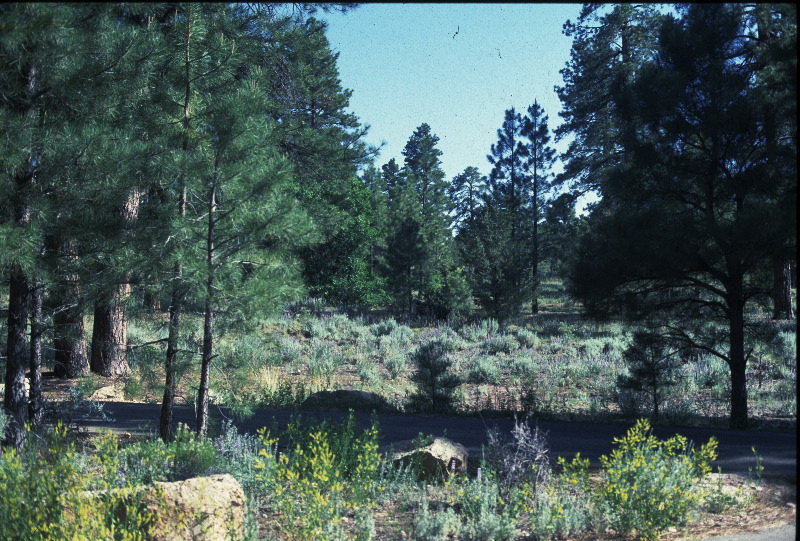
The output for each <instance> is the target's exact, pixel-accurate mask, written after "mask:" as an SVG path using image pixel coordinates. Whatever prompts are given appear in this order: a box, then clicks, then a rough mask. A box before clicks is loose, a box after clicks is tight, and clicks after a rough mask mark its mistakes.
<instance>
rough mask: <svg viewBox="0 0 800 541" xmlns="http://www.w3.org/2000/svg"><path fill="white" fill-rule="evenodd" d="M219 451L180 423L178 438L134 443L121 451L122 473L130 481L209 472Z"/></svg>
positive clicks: (183, 477)
mask: <svg viewBox="0 0 800 541" xmlns="http://www.w3.org/2000/svg"><path fill="white" fill-rule="evenodd" d="M216 462H217V452H216V449H215V448H214V444H213V443H212V442H211V441H210V440H204V439H198V438H196V437H195V434H194V432H193V431H192V430H190V429H189V428H188V427H187V426H186V425H179V426H178V430H177V431H176V432H175V439H174V440H173V441H172V442H170V443H164V442H163V441H161V440H159V439H154V440H149V441H141V442H136V443H133V444H131V445H129V446H127V447H125V448H124V449H123V450H121V451H120V464H119V476H120V478H121V479H124V480H125V481H126V482H127V483H129V484H137V485H140V484H149V483H152V482H153V481H181V480H184V479H189V478H190V477H197V476H200V475H205V474H207V473H210V472H211V471H212V470H213V469H214V467H215V465H216Z"/></svg>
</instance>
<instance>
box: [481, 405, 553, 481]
mask: <svg viewBox="0 0 800 541" xmlns="http://www.w3.org/2000/svg"><path fill="white" fill-rule="evenodd" d="M487 436H488V445H487V448H486V462H487V464H488V465H489V466H490V467H491V468H492V470H493V471H494V473H495V475H496V476H497V479H498V481H499V482H500V483H501V485H502V486H503V487H504V488H505V491H506V492H508V491H509V490H510V489H511V488H513V487H515V486H518V485H520V484H521V483H523V482H526V481H528V482H531V483H532V485H533V489H534V492H535V490H536V488H537V487H539V486H540V485H543V484H545V483H546V482H547V480H548V479H549V478H550V459H549V457H548V447H547V434H546V433H542V432H541V431H540V430H539V427H538V426H537V427H535V428H534V429H533V430H531V427H530V425H529V424H528V421H527V420H525V421H519V420H518V419H516V418H515V419H514V428H513V429H512V430H511V436H510V437H508V436H504V435H503V434H501V433H500V430H499V429H497V428H493V429H490V430H488V431H487Z"/></svg>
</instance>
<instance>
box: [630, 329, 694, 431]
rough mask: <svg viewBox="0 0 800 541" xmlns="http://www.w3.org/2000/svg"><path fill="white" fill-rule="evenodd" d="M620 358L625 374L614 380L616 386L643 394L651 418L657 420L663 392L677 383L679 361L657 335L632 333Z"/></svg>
mask: <svg viewBox="0 0 800 541" xmlns="http://www.w3.org/2000/svg"><path fill="white" fill-rule="evenodd" d="M623 357H624V359H625V363H626V364H627V366H628V372H629V373H628V375H620V376H619V377H618V378H617V386H618V387H619V388H620V389H623V390H624V389H630V390H632V391H634V392H643V393H645V394H647V395H648V396H649V397H650V398H651V403H652V405H653V418H654V419H658V415H659V406H660V405H661V403H662V402H663V401H664V395H665V394H666V390H667V389H668V388H669V387H673V386H675V385H676V384H677V383H678V376H679V374H680V362H679V361H678V359H677V358H676V357H675V352H674V351H671V350H670V347H669V344H668V343H667V341H666V340H665V339H664V338H663V337H661V336H660V335H658V334H656V333H654V332H650V331H639V332H636V333H634V335H633V342H632V343H631V345H630V346H628V349H626V350H625V353H624V354H623Z"/></svg>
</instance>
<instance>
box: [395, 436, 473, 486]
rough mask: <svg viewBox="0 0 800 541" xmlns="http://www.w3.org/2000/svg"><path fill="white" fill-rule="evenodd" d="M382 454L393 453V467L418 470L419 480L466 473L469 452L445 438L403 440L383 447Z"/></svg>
mask: <svg viewBox="0 0 800 541" xmlns="http://www.w3.org/2000/svg"><path fill="white" fill-rule="evenodd" d="M381 449H382V451H383V452H384V453H386V452H388V450H389V449H391V450H392V451H393V453H394V454H393V456H392V462H393V463H394V465H395V466H403V467H408V466H409V465H411V467H413V468H418V474H419V477H420V478H421V479H436V478H437V477H440V476H443V475H457V474H460V473H465V472H466V471H467V465H468V462H469V452H468V451H467V449H466V447H464V446H463V445H461V444H460V443H457V442H454V441H451V440H449V439H447V438H441V437H435V438H428V439H427V440H423V441H422V442H420V441H419V440H405V441H401V442H397V443H394V444H392V445H391V446H384V447H382V448H381Z"/></svg>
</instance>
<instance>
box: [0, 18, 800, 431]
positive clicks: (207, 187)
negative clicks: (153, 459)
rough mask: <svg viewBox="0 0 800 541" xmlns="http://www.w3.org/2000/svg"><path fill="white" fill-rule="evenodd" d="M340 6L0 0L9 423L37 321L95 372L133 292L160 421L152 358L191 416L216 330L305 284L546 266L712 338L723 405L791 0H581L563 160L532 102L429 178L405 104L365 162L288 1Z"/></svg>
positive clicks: (439, 308)
mask: <svg viewBox="0 0 800 541" xmlns="http://www.w3.org/2000/svg"><path fill="white" fill-rule="evenodd" d="M350 7H352V6H350V5H348V4H326V5H320V6H310V5H307V4H292V5H276V4H246V5H241V4H236V5H225V4H190V3H187V4H136V3H133V4H74V5H73V4H70V5H63V4H35V3H34V4H9V5H7V6H4V7H3V8H0V62H1V64H0V90H1V91H2V92H1V93H0V104H1V107H0V123H2V126H3V128H4V130H3V133H4V134H5V137H4V139H3V142H2V145H3V150H2V154H1V155H0V163H2V175H3V177H2V180H1V181H0V190H1V191H2V192H1V193H0V212H2V214H0V243H2V246H0V266H1V267H2V269H3V277H4V279H5V280H6V283H7V284H8V318H7V348H6V351H7V354H6V359H5V361H6V373H5V382H6V387H5V389H6V391H5V397H4V400H5V401H4V404H5V409H6V412H7V415H8V416H9V418H10V419H11V422H10V423H9V425H8V427H7V430H6V441H7V443H9V444H13V445H17V446H19V445H21V439H22V438H23V437H24V430H22V426H23V424H24V423H25V422H26V421H27V420H31V421H33V422H34V423H35V422H38V421H39V420H40V417H41V408H42V406H41V366H42V357H43V349H44V348H43V341H44V340H45V338H47V339H49V340H50V341H51V343H52V350H53V352H54V353H53V363H54V367H55V371H56V374H57V375H59V376H61V377H67V378H74V377H78V376H80V375H83V374H86V373H88V372H89V371H90V370H91V371H94V372H96V373H98V374H102V375H106V376H110V375H120V374H125V373H126V372H127V371H128V370H129V368H128V366H127V361H126V349H127V337H126V325H127V323H126V322H127V318H128V317H129V316H130V314H131V313H132V311H133V310H149V311H150V312H152V313H155V314H161V315H163V319H164V324H165V332H164V338H163V342H164V346H165V347H164V352H165V353H164V355H165V356H164V367H165V374H166V381H165V390H164V396H163V402H162V417H161V434H162V437H163V438H164V439H166V440H169V439H171V438H172V436H173V431H174V427H173V422H172V415H171V411H172V405H173V404H174V401H175V378H176V374H177V373H178V372H179V371H180V370H181V367H182V366H184V365H185V364H186V363H187V362H192V359H196V358H197V357H199V358H200V359H201V362H200V364H201V380H200V382H199V392H198V397H197V410H198V425H197V430H198V432H200V433H204V432H205V430H206V423H207V411H208V385H209V378H210V372H209V369H210V366H211V364H212V360H213V358H214V355H215V354H214V338H215V336H217V335H218V333H219V332H220V331H221V330H226V329H235V330H237V331H238V332H244V331H246V330H247V329H248V326H250V325H253V324H255V323H256V322H257V321H258V320H259V318H262V317H264V316H267V315H269V314H271V313H274V311H275V310H277V309H279V308H280V307H281V306H282V305H283V304H284V303H285V302H286V301H288V300H292V299H296V298H297V297H299V296H301V295H303V294H311V295H314V296H320V297H323V298H325V299H326V301H328V302H329V303H331V304H351V305H352V304H356V305H364V306H380V307H389V308H392V309H394V310H396V311H397V312H398V313H399V314H402V315H404V316H407V317H415V316H418V315H426V316H432V317H437V318H445V317H449V316H452V315H455V314H460V313H461V314H463V313H468V312H469V311H471V310H473V309H474V308H475V307H479V308H481V309H483V310H484V311H485V313H487V314H491V315H495V316H505V315H509V314H514V313H517V312H519V311H520V310H523V309H525V310H527V309H530V310H531V311H532V312H534V313H535V312H536V311H537V310H538V304H539V301H538V299H539V284H540V281H541V276H542V271H543V269H544V268H547V269H549V270H552V271H554V272H557V273H558V274H559V275H561V276H562V277H564V278H565V280H567V282H568V283H569V285H570V288H571V291H572V293H573V294H574V295H575V297H576V298H577V299H579V300H580V301H582V303H583V305H584V306H585V307H586V309H587V311H588V312H589V313H590V314H592V315H594V316H598V317H600V316H605V315H612V314H614V315H624V316H627V317H629V318H630V319H631V320H632V321H634V322H636V323H637V324H641V325H643V326H645V327H647V328H649V329H650V330H651V331H652V332H653V333H657V334H658V335H660V336H663V337H667V338H669V339H670V340H671V341H672V343H673V344H678V346H679V348H681V352H682V353H681V355H684V357H686V358H689V357H690V354H691V351H697V350H703V351H706V352H709V353H712V354H714V355H717V356H719V357H720V358H723V359H724V360H725V361H726V362H728V364H729V366H730V367H731V377H732V386H731V387H732V394H731V397H732V398H731V400H732V418H733V419H734V421H736V423H738V424H743V423H745V422H746V419H747V399H746V392H747V389H746V381H745V380H744V373H745V372H744V369H745V366H746V363H747V356H748V354H747V351H748V347H749V346H748V344H751V343H752V341H753V340H761V339H765V338H764V337H765V333H766V332H767V331H766V330H765V328H766V327H765V325H763V324H761V323H760V322H762V319H763V318H760V314H761V312H760V311H759V310H761V309H762V308H763V307H764V306H771V307H772V309H773V312H774V314H773V315H774V316H775V317H793V313H792V306H793V304H792V300H791V288H790V287H789V286H788V284H789V275H790V274H791V272H790V270H791V265H792V263H793V262H794V261H795V260H796V236H795V223H796V211H795V207H796V132H797V129H796V8H795V7H794V5H790V4H787V5H784V4H758V5H754V6H753V5H738V4H737V5H709V6H706V5H691V6H679V7H675V8H673V9H671V10H659V9H657V8H656V7H655V6H650V5H646V6H638V5H637V6H634V5H618V6H614V5H611V6H596V5H587V6H586V7H585V8H584V9H583V10H582V12H581V15H580V18H579V20H578V21H577V22H576V23H572V22H569V21H568V22H567V24H566V25H565V33H567V34H568V35H570V36H572V38H573V48H572V54H571V59H570V61H569V63H568V64H567V66H566V67H565V68H564V70H562V74H563V76H564V86H563V87H558V88H557V89H556V90H557V92H558V94H559V97H560V99H561V101H562V105H563V109H562V111H561V113H560V114H561V116H562V117H563V119H564V122H563V123H562V124H561V125H560V126H559V127H558V129H557V130H556V132H555V135H556V137H567V136H572V137H573V138H572V141H571V143H570V146H569V149H568V151H567V152H566V154H565V155H564V156H561V159H562V161H563V163H564V172H563V173H562V174H560V175H558V176H556V175H554V174H553V171H552V167H553V164H554V161H555V159H556V155H555V152H554V151H553V149H552V147H551V143H550V140H551V139H550V138H551V134H550V131H549V128H548V117H547V116H546V115H545V111H543V110H542V108H541V107H540V106H539V105H538V103H537V102H536V100H535V99H534V100H533V103H532V104H531V106H530V107H528V108H527V110H526V111H525V112H524V114H523V113H520V112H517V111H516V110H514V109H509V110H508V111H506V114H505V118H504V119H498V120H499V121H500V120H502V124H501V126H500V129H499V130H498V139H497V142H496V144H494V145H492V146H491V148H490V149H487V150H488V152H489V154H488V156H487V157H486V159H488V161H489V163H490V165H491V166H492V169H491V172H490V174H489V175H488V177H482V176H481V175H480V174H479V172H478V169H477V168H475V167H468V168H466V169H465V170H464V171H463V172H462V173H461V174H459V175H457V176H456V177H455V178H454V179H450V180H448V179H446V178H445V175H444V172H443V171H442V169H441V167H440V160H439V157H440V155H441V151H440V150H439V149H437V148H436V144H437V142H438V138H437V136H436V135H435V133H434V132H433V130H432V129H431V127H430V126H428V125H427V124H422V125H420V126H419V127H418V128H417V129H416V130H415V131H414V133H413V134H411V136H410V138H409V140H408V142H407V144H406V146H405V148H404V150H403V153H402V154H403V163H402V164H399V163H397V161H396V160H390V161H389V162H388V163H385V164H383V165H380V166H378V165H377V164H376V163H375V156H376V154H377V149H375V148H371V147H370V146H368V145H367V144H365V142H364V135H365V133H366V129H367V128H366V127H364V126H361V125H360V123H359V121H358V119H357V117H356V116H354V115H353V114H350V113H348V112H346V108H347V107H348V99H349V96H350V91H348V90H346V89H343V88H342V86H341V83H340V81H339V79H338V73H337V69H336V55H335V54H334V53H333V52H332V51H331V50H330V48H329V46H328V42H327V39H326V37H325V25H324V23H322V22H320V21H318V20H317V19H315V18H314V17H313V14H314V11H315V9H318V8H319V9H325V10H330V9H339V10H347V9H349V8H350ZM483 159H484V158H479V157H476V163H478V161H483ZM588 192H595V193H596V194H597V195H598V196H599V201H598V202H597V203H596V204H594V205H592V207H591V208H590V212H589V214H588V216H577V215H576V212H575V204H576V200H577V199H578V197H579V196H580V195H582V194H584V193H588ZM90 313H91V314H93V316H94V317H93V318H92V321H93V328H92V329H91V337H92V338H91V346H89V345H88V344H87V343H86V341H85V338H84V336H85V335H86V334H87V329H85V328H84V316H85V315H88V314H90ZM187 315H195V316H198V317H201V318H202V320H203V329H202V332H201V333H200V334H201V336H200V337H199V339H198V341H197V342H198V343H197V347H196V349H192V348H191V347H189V346H188V345H187V335H188V334H189V330H188V329H187V324H186V316H187ZM90 355H91V356H90ZM187 359H188V360H187ZM28 372H30V392H28V391H26V388H25V385H26V384H25V377H26V373H28Z"/></svg>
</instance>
